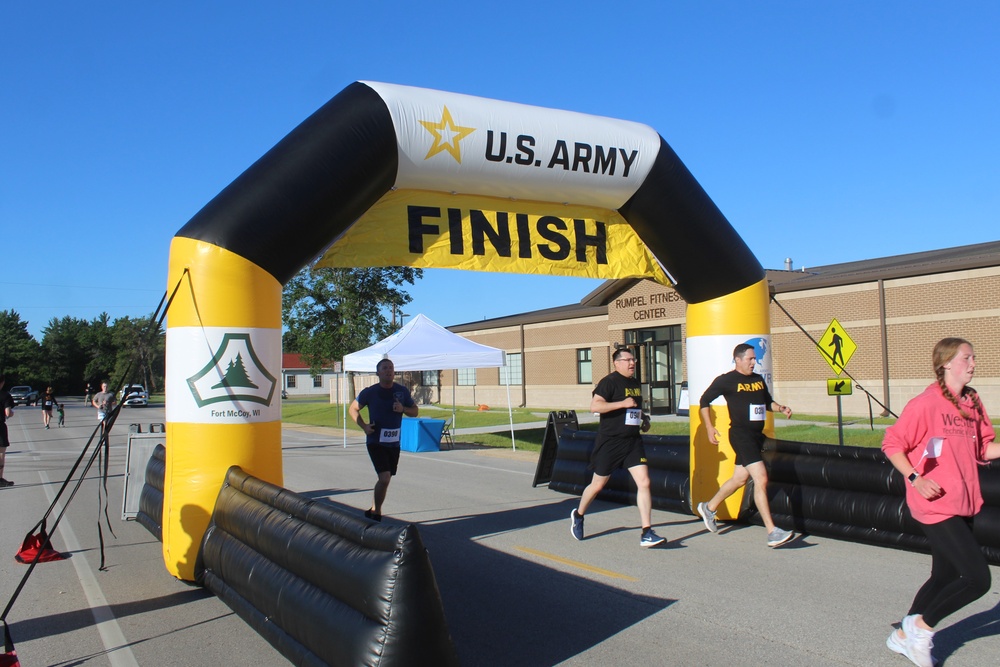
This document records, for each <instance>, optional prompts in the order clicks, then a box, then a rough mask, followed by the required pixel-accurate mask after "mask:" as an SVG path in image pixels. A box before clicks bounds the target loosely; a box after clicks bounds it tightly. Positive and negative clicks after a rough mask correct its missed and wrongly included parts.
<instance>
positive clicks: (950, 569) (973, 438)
mask: <svg viewBox="0 0 1000 667" xmlns="http://www.w3.org/2000/svg"><path fill="white" fill-rule="evenodd" d="M933 363H934V375H935V376H936V377H937V382H935V383H933V384H931V385H930V386H929V387H927V389H925V390H924V391H923V393H921V394H920V395H919V396H917V397H915V398H914V399H913V400H911V401H910V402H909V403H907V404H906V407H905V408H903V412H902V414H901V415H900V417H899V419H898V420H897V421H896V423H895V424H894V425H893V426H890V427H889V428H888V429H886V432H885V439H884V440H883V442H882V451H883V452H885V454H886V456H887V457H888V459H889V461H890V462H891V463H892V465H893V466H894V467H895V468H896V470H898V471H899V472H900V473H901V474H902V475H903V477H904V478H906V479H907V482H908V483H907V487H906V505H907V507H908V508H909V510H910V514H911V515H913V518H914V519H916V520H917V522H918V523H919V524H920V527H921V528H922V529H923V531H924V534H925V535H927V539H928V541H929V542H930V547H931V577H930V579H928V580H927V582H926V583H924V585H923V586H921V587H920V590H919V591H917V595H916V597H915V598H914V599H913V604H911V605H910V611H909V612H907V615H906V616H905V617H904V618H903V620H902V622H901V623H900V628H899V630H898V631H896V630H893V631H892V633H891V634H890V635H889V638H888V639H887V640H886V645H887V646H888V647H889V648H890V649H891V650H893V651H895V652H896V653H901V654H903V655H905V656H906V657H907V658H909V659H910V660H911V661H912V662H913V663H914V664H916V665H920V666H921V667H932V666H933V664H934V663H933V660H932V658H931V647H932V646H933V645H934V644H933V637H934V628H935V627H936V626H937V624H938V623H939V622H940V621H941V620H942V619H943V618H944V617H946V616H948V615H949V614H951V613H953V612H955V611H957V610H959V609H961V608H962V607H964V606H965V605H967V604H969V603H971V602H973V601H974V600H977V599H979V598H980V597H982V596H983V595H985V594H986V592H987V591H989V589H990V584H991V580H990V569H989V565H988V563H987V562H986V557H985V556H984V555H983V552H982V549H981V548H980V545H979V543H978V542H977V541H976V538H975V537H974V536H973V532H972V525H973V522H974V520H975V516H976V514H978V513H979V510H980V509H982V506H983V495H982V493H981V491H980V488H979V468H978V467H979V465H980V464H983V463H986V461H987V460H988V459H995V458H1000V444H998V443H994V442H993V438H994V432H993V425H992V424H991V423H990V419H989V417H988V416H987V415H986V409H985V408H984V407H983V404H982V403H981V402H980V400H979V395H978V394H977V393H976V390H975V389H973V388H972V387H970V386H968V385H969V382H970V381H971V380H972V374H973V372H974V371H975V368H976V355H975V352H973V350H972V344H971V343H969V341H967V340H963V339H961V338H945V339H943V340H941V341H940V342H938V344H937V345H935V346H934V354H933Z"/></svg>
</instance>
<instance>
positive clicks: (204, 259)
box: [162, 82, 770, 579]
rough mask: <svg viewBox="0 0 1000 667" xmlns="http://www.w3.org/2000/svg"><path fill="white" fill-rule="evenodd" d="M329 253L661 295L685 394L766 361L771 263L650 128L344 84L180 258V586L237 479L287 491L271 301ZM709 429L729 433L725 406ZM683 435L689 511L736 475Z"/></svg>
mask: <svg viewBox="0 0 1000 667" xmlns="http://www.w3.org/2000/svg"><path fill="white" fill-rule="evenodd" d="M320 254H321V255H322V257H321V259H320V260H319V264H320V265H325V266H398V265H409V266H417V267H434V268H459V269H468V270H478V271H503V272H515V273H535V274H553V275H555V274H557V275H577V276H587V277H596V278H625V277H648V278H652V279H654V280H657V281H660V282H662V283H665V284H672V285H673V286H674V288H675V289H676V290H677V291H678V292H679V293H680V294H681V296H682V297H683V298H684V299H685V301H686V302H687V303H688V304H689V306H688V376H689V386H690V387H691V395H692V396H694V397H697V396H700V393H701V390H703V389H704V387H705V386H707V382H708V381H710V380H711V378H712V377H714V375H716V374H717V373H719V372H723V371H725V370H728V368H729V364H730V358H729V356H730V352H731V350H732V347H733V345H735V343H732V341H734V340H735V341H736V342H743V341H745V340H755V341H757V342H758V343H759V345H761V348H762V351H767V350H769V347H770V345H769V341H770V334H769V332H770V325H769V322H768V298H767V285H766V282H765V281H764V271H763V269H762V268H761V266H760V264H759V262H758V261H757V260H756V258H755V257H754V256H753V255H752V254H751V252H750V251H749V249H748V248H747V246H746V244H745V243H744V242H743V241H742V239H740V237H739V236H738V235H737V234H736V233H735V231H734V230H733V228H732V226H731V225H730V224H729V222H728V221H727V220H726V219H725V217H724V216H723V215H722V213H721V212H720V211H719V210H718V208H717V207H716V206H715V204H714V203H713V202H712V200H711V199H709V197H708V196H707V195H706V194H705V192H704V191H703V190H702V188H701V187H700V186H699V184H698V183H697V181H695V179H694V177H693V176H692V175H691V174H690V172H689V171H688V170H687V168H686V167H685V166H684V165H683V164H682V163H681V161H680V159H679V158H678V157H677V155H676V154H675V153H674V152H673V150H672V149H671V148H670V146H668V145H667V143H666V142H665V141H664V140H663V138H662V137H660V136H659V134H657V133H656V132H655V131H653V130H652V129H650V128H648V127H646V126H644V125H640V124H637V123H631V122H626V121H620V120H613V119H608V118H602V117H596V116H588V115H584V114H579V113H573V112H568V111H557V110H551V109H541V108H537V107H530V106H525V105H520V104H513V103H509V102H499V101H494V100H486V99H482V98H477V97H470V96H467V95H460V94H455V93H446V92H440V91H433V90H427V89H420V88H410V87H405V86H398V85H391V84H384V83H373V82H356V83H353V84H351V85H350V86H348V87H347V88H345V89H344V90H343V91H342V92H341V93H340V94H338V95H337V96H336V97H334V98H333V99H332V100H330V101H329V102H328V103H327V104H325V105H324V106H323V107H322V108H320V109H319V110H318V111H316V112H315V113H314V114H313V115H312V116H310V117H309V118H308V119H306V120H305V121H304V122H303V123H302V124H301V125H299V126H298V127H297V128H295V129H294V130H293V131H292V132H291V133H290V134H289V135H288V136H286V137H285V138H284V139H282V140H281V142H279V143H278V144H277V145H276V146H275V147H274V148H272V149H271V150H270V151H268V153H266V154H265V155H264V156H263V157H261V158H260V159H259V160H258V161H257V162H256V163H255V164H253V165H252V166H251V167H250V168H249V169H247V170H246V171H245V172H244V173H243V174H242V175H240V176H239V177H238V178H237V179H236V180H235V181H233V182H232V183H231V184H230V185H229V186H228V187H226V189H224V190H223V191H222V192H221V193H220V194H219V195H218V196H216V197H215V198H214V199H213V200H212V201H211V202H209V203H208V205H206V206H205V208H203V209H202V210H201V211H199V212H198V214H197V215H195V216H194V217H193V218H192V219H191V220H190V221H189V222H188V223H187V224H186V225H185V226H184V227H183V228H182V229H181V230H180V231H178V232H177V234H176V236H175V237H174V240H173V242H172V244H171V250H170V264H169V276H168V284H169V285H170V287H171V289H173V287H174V286H175V285H178V284H179V285H180V290H179V291H178V293H177V296H176V297H175V298H174V300H173V303H172V304H171V306H170V310H169V314H168V326H167V378H166V390H167V404H166V420H167V430H166V435H167V466H166V473H165V480H164V510H163V521H162V525H163V555H164V561H165V563H166V566H167V569H168V570H169V571H170V572H171V573H173V574H174V575H175V576H178V577H180V578H182V579H193V573H194V563H195V558H196V556H197V550H198V546H199V544H200V541H201V538H202V536H203V534H204V532H205V528H206V526H207V525H208V521H209V517H210V514H211V512H212V509H213V506H214V503H215V499H216V496H217V495H218V491H219V488H220V487H221V485H222V482H223V479H224V477H225V474H226V471H227V469H228V468H229V467H230V466H231V465H239V466H240V467H241V468H242V469H243V470H244V471H246V472H247V473H249V474H251V475H254V476H256V477H258V478H260V479H263V480H265V481H268V482H271V483H273V484H276V485H279V486H280V485H281V484H282V467H281V429H280V426H281V424H280V416H281V404H280V398H279V396H280V389H281V388H280V387H278V386H277V383H278V382H279V380H278V378H280V376H281V366H280V363H281V362H280V360H281V288H282V285H283V284H284V283H285V282H286V281H287V280H289V279H290V278H291V277H292V276H294V275H295V273H296V272H298V271H299V270H300V269H301V268H302V267H304V266H305V265H307V264H308V263H309V262H310V261H311V260H313V259H314V258H315V257H317V255H320ZM727 348H728V349H727ZM760 357H761V358H762V359H764V360H765V362H766V359H767V357H766V355H763V354H761V355H760ZM763 370H764V371H765V372H766V371H767V369H763ZM706 378H707V379H706ZM719 418H720V419H721V420H722V422H723V423H724V422H725V419H726V417H725V410H724V406H722V407H721V408H720V415H719ZM691 424H692V426H691V429H692V443H693V444H692V447H693V450H692V454H693V455H692V457H691V459H692V464H691V465H692V494H693V495H694V496H695V498H696V499H700V497H701V496H702V495H706V494H710V493H711V492H713V491H714V488H713V485H716V484H717V479H718V478H720V477H725V476H727V475H728V474H729V471H731V468H732V463H731V462H728V468H729V470H726V469H725V468H726V465H727V461H726V460H724V457H721V456H720V455H719V453H718V451H717V450H716V448H715V447H713V446H711V445H709V444H708V442H707V439H705V438H704V435H703V434H702V435H700V436H699V432H700V431H699V424H698V417H697V410H692V420H691ZM699 438H700V440H699ZM699 480H700V481H699ZM706 497H707V495H706ZM733 502H734V508H735V507H737V506H738V499H735V500H734V501H733ZM721 514H723V516H724V515H725V512H721ZM734 514H735V511H734Z"/></svg>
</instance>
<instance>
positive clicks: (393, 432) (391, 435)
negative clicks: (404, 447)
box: [378, 428, 400, 445]
mask: <svg viewBox="0 0 1000 667" xmlns="http://www.w3.org/2000/svg"><path fill="white" fill-rule="evenodd" d="M399 431H400V429H398V428H384V429H382V431H381V432H380V433H379V436H378V442H379V444H380V445H395V444H396V443H398V442H399Z"/></svg>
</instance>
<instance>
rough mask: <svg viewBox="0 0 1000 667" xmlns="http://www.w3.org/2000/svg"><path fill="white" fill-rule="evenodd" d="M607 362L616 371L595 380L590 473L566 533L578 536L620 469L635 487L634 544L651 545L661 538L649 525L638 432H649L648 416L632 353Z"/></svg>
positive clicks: (646, 477) (619, 351) (618, 354)
mask: <svg viewBox="0 0 1000 667" xmlns="http://www.w3.org/2000/svg"><path fill="white" fill-rule="evenodd" d="M611 360H612V363H613V364H614V367H615V370H614V371H613V372H611V373H609V374H608V375H607V376H605V377H604V379H602V380H601V381H600V382H598V383H597V387H596V388H594V392H593V399H592V400H591V402H590V411H591V412H596V413H597V414H599V415H600V419H601V420H600V423H599V425H598V428H597V441H596V442H595V443H594V452H593V454H591V458H590V467H591V468H593V470H594V476H593V478H592V480H591V482H590V484H589V485H588V486H587V488H585V489H584V490H583V495H581V496H580V505H579V506H578V507H577V508H576V509H574V510H573V511H572V512H570V532H571V533H572V535H573V537H574V538H576V539H577V540H582V539H583V517H584V515H585V514H586V513H587V508H588V507H590V503H592V502H593V500H594V498H596V497H597V495H598V494H599V493H600V492H601V489H603V488H604V486H605V485H606V484H607V483H608V480H609V479H610V478H611V473H612V472H614V471H615V470H617V469H619V468H625V469H627V470H628V471H629V473H630V474H631V475H632V479H634V480H635V485H636V487H637V491H636V498H635V502H636V505H637V506H638V507H639V519H640V520H641V522H642V535H641V536H640V537H639V546H641V547H655V546H656V545H658V544H662V543H663V542H666V539H665V538H662V537H660V536H659V535H657V534H656V533H655V532H653V528H652V520H651V515H652V511H653V497H652V494H651V493H650V491H649V467H648V466H647V465H646V451H645V449H644V448H643V446H642V436H641V435H640V432H642V433H645V432H646V431H648V430H649V415H647V414H645V413H644V412H643V411H642V389H641V387H640V385H639V381H638V380H636V379H635V357H634V356H633V355H632V353H631V352H629V351H628V350H627V349H625V348H619V349H617V350H615V353H614V354H613V355H612V357H611Z"/></svg>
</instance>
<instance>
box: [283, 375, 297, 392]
mask: <svg viewBox="0 0 1000 667" xmlns="http://www.w3.org/2000/svg"><path fill="white" fill-rule="evenodd" d="M285 386H287V387H288V388H289V389H295V376H294V375H289V376H288V380H287V384H286V385H285Z"/></svg>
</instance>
